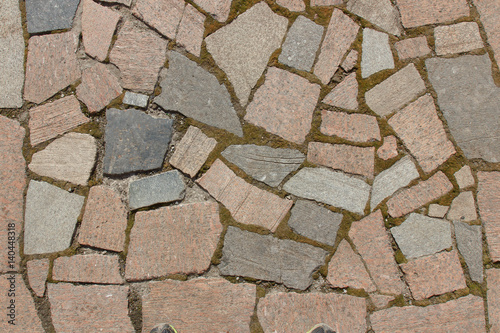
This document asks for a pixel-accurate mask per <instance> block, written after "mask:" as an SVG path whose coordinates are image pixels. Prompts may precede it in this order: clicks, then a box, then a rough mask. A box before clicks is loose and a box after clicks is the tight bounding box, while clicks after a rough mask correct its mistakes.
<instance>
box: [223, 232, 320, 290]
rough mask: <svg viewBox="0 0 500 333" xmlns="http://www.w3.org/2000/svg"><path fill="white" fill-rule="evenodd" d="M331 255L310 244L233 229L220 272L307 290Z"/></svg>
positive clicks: (228, 237) (225, 244)
mask: <svg viewBox="0 0 500 333" xmlns="http://www.w3.org/2000/svg"><path fill="white" fill-rule="evenodd" d="M327 253H328V252H326V251H325V250H323V249H320V248H317V247H314V246H312V245H309V244H304V243H298V242H294V241H291V240H287V239H284V240H282V239H278V238H275V237H273V236H271V235H265V236H264V235H259V234H256V233H253V232H249V231H243V230H241V229H239V228H236V227H231V226H230V227H228V228H227V232H226V235H225V237H224V247H223V248H222V259H221V263H220V265H219V270H220V272H221V274H223V275H233V276H246V277H251V278H254V279H259V280H266V281H275V282H278V283H283V284H284V285H285V286H287V287H289V288H295V289H301V290H304V289H306V288H308V287H309V286H310V285H311V283H312V280H313V279H312V274H313V272H314V271H315V270H317V269H318V268H320V267H321V266H323V265H324V264H325V258H326V255H327Z"/></svg>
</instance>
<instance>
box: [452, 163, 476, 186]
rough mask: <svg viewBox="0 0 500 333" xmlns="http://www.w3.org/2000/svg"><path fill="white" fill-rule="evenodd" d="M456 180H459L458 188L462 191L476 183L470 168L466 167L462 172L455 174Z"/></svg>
mask: <svg viewBox="0 0 500 333" xmlns="http://www.w3.org/2000/svg"><path fill="white" fill-rule="evenodd" d="M454 176H455V179H456V180H457V184H458V187H459V188H460V189H461V190H462V189H464V188H467V187H469V186H472V185H474V184H475V183H476V181H475V180H474V176H473V175H472V171H471V169H470V166H468V165H464V166H463V167H462V168H461V169H460V170H458V171H457V172H455V174H454Z"/></svg>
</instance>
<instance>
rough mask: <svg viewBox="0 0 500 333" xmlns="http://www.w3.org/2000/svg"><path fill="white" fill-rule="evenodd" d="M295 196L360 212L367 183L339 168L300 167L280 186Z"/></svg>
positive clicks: (368, 188) (368, 190) (367, 190)
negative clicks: (335, 169) (337, 169)
mask: <svg viewBox="0 0 500 333" xmlns="http://www.w3.org/2000/svg"><path fill="white" fill-rule="evenodd" d="M283 188H284V189H285V191H287V192H290V193H292V194H294V195H296V196H298V197H302V198H306V199H312V200H316V201H319V202H323V203H326V204H328V205H332V206H334V207H339V208H343V209H346V210H348V211H351V212H354V213H357V214H363V212H364V210H365V207H366V203H367V202H368V197H369V195H370V189H371V187H370V185H368V184H367V183H365V182H364V181H362V180H360V179H357V178H354V177H352V176H348V175H346V174H345V173H343V172H340V171H332V170H329V169H326V168H303V169H302V170H300V171H299V172H298V173H297V174H296V175H294V176H293V177H292V178H291V179H290V180H289V181H288V182H286V183H285V185H284V186H283Z"/></svg>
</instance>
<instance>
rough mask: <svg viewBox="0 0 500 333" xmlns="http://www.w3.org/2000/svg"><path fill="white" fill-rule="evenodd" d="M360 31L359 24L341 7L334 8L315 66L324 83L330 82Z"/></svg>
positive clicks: (315, 71)
mask: <svg viewBox="0 0 500 333" xmlns="http://www.w3.org/2000/svg"><path fill="white" fill-rule="evenodd" d="M358 31H359V25H357V24H356V23H355V22H354V21H353V20H352V19H351V18H350V17H349V16H347V15H345V14H344V13H343V12H342V11H341V10H340V9H336V8H335V9H334V10H333V13H332V17H331V18H330V23H329V24H328V28H327V30H326V34H325V37H324V38H323V44H322V45H321V51H320V53H319V56H318V61H317V62H316V65H315V66H314V74H316V76H317V77H318V78H319V79H320V80H321V82H322V83H323V84H328V82H330V79H331V78H332V76H333V74H335V72H336V71H337V68H338V67H339V65H340V62H341V61H342V58H344V55H345V54H346V52H347V50H348V49H349V48H350V46H351V44H352V43H353V42H354V40H355V39H356V35H357V34H358Z"/></svg>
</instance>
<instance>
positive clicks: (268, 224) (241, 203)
mask: <svg viewBox="0 0 500 333" xmlns="http://www.w3.org/2000/svg"><path fill="white" fill-rule="evenodd" d="M197 182H198V183H199V184H200V185H201V186H202V187H203V188H205V190H207V191H208V192H209V193H210V195H212V196H213V197H214V198H215V199H216V200H217V201H220V202H221V203H222V204H223V205H224V206H226V208H227V209H228V210H229V212H230V213H231V215H232V216H233V218H234V219H235V220H236V221H238V222H240V223H243V224H255V225H258V226H261V227H264V228H267V229H269V230H271V231H272V232H274V231H276V228H277V227H278V225H279V223H280V222H281V220H282V219H283V218H284V217H285V215H286V214H287V213H288V211H289V210H290V208H291V207H292V204H293V201H292V200H288V199H282V198H280V197H279V196H277V195H275V194H272V193H270V192H267V191H264V190H261V189H259V188H258V187H255V186H253V185H250V184H249V183H247V182H246V181H244V180H243V179H242V178H240V177H238V176H236V174H235V173H234V172H233V171H231V169H229V168H228V167H227V166H226V165H225V164H224V163H223V162H221V160H219V159H217V160H216V161H215V162H214V164H212V166H211V167H210V169H209V170H208V171H207V172H206V173H205V174H204V175H203V176H202V177H201V178H200V179H199V180H198V181H197Z"/></svg>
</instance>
